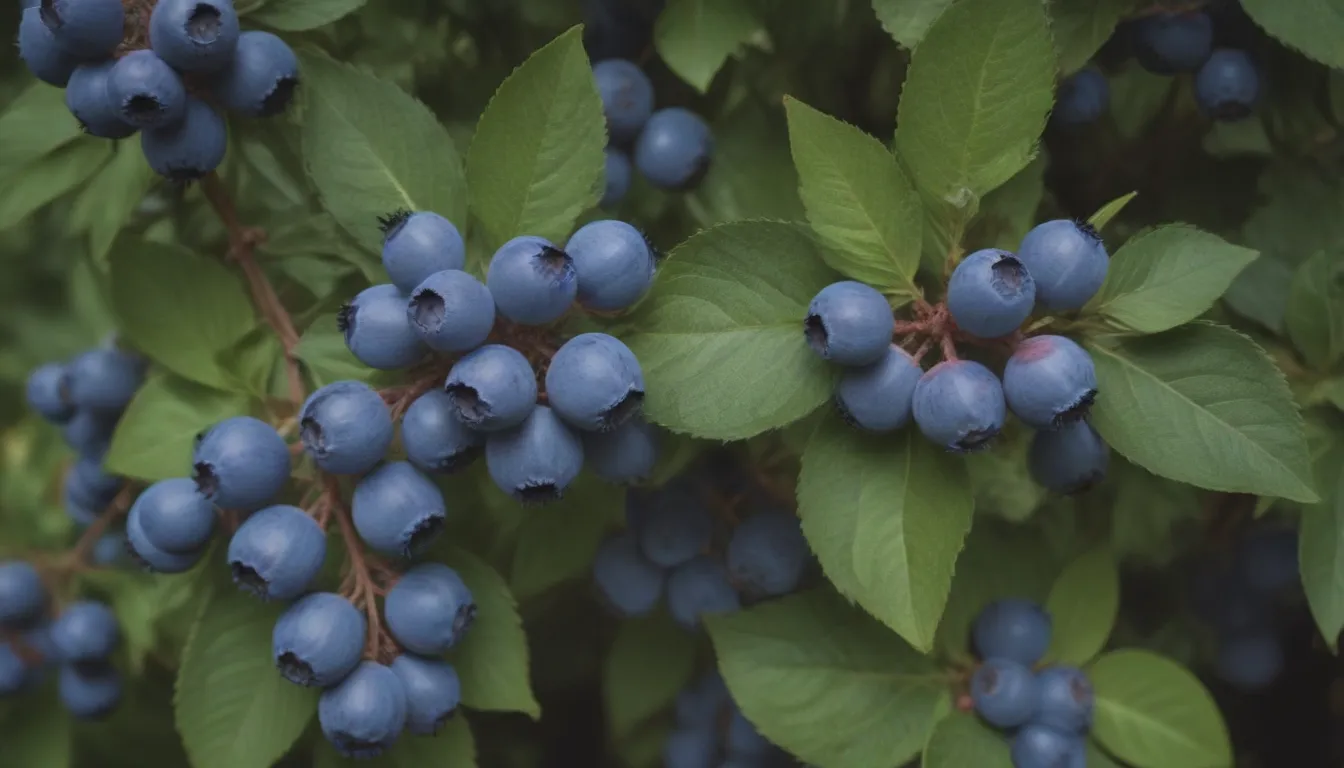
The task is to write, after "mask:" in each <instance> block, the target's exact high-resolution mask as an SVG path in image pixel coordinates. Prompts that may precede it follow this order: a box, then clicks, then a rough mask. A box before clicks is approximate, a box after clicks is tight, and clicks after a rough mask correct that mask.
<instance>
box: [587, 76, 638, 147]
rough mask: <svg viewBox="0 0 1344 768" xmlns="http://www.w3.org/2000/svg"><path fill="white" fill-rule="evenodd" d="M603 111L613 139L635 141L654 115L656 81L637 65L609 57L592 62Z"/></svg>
mask: <svg viewBox="0 0 1344 768" xmlns="http://www.w3.org/2000/svg"><path fill="white" fill-rule="evenodd" d="M593 79H594V80H595V81H596V82H597V92H598V94H599V95H600V96H601V97H602V112H603V114H605V115H606V117H607V131H608V132H609V133H610V134H611V138H612V140H613V141H617V142H627V141H631V140H633V139H634V138H635V137H636V136H638V135H639V132H640V131H641V130H643V128H644V124H645V123H647V122H648V120H649V116H650V115H652V114H653V83H652V82H650V81H649V77H648V75H646V74H644V70H642V69H640V68H639V65H638V64H635V63H634V62H632V61H626V60H625V59H607V60H606V61H599V62H598V63H596V64H594V65H593Z"/></svg>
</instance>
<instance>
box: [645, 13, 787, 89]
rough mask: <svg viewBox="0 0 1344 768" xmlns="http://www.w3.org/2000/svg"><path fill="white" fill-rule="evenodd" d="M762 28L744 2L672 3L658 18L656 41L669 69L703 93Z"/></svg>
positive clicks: (655, 30)
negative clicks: (744, 44)
mask: <svg viewBox="0 0 1344 768" xmlns="http://www.w3.org/2000/svg"><path fill="white" fill-rule="evenodd" d="M760 28H761V23H760V22H759V21H758V20H757V19H756V14H755V13H754V12H753V11H752V8H751V5H750V4H749V3H747V2H745V0H671V2H669V3H668V4H667V7H666V8H664V9H663V11H662V12H661V13H660V14H659V15H658V24H657V25H656V26H655V28H654V33H653V42H654V45H655V46H657V48H658V55H659V56H661V57H662V59H663V61H664V62H666V63H667V66H668V68H669V69H671V70H672V71H673V72H676V73H677V75H679V76H680V77H681V79H682V80H685V81H686V82H688V83H690V84H691V85H692V86H694V87H695V89H696V90H698V91H700V92H701V93H704V92H705V91H707V90H709V84H710V82H712V81H713V80H714V75H715V74H717V73H718V71H719V69H720V68H721V67H722V66H723V63H724V62H725V61H727V60H728V57H729V56H732V55H733V54H734V53H735V52H736V51H737V49H738V48H739V47H741V46H742V44H743V43H745V42H746V41H747V40H748V39H749V38H750V37H751V36H752V35H753V34H755V33H756V31H757V30H759V29H760Z"/></svg>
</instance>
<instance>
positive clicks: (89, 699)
mask: <svg viewBox="0 0 1344 768" xmlns="http://www.w3.org/2000/svg"><path fill="white" fill-rule="evenodd" d="M57 687H58V690H59V692H60V696H61V704H63V705H64V706H65V708H66V709H67V710H69V712H70V714H72V715H74V716H75V717H77V718H79V719H81V720H97V719H99V718H101V717H103V716H104V715H107V714H108V713H109V712H111V711H112V710H113V709H115V708H116V706H117V703H118V702H120V701H121V690H122V684H121V675H120V674H119V673H118V672H117V669H116V667H113V666H112V665H111V664H97V665H87V664H64V665H62V666H61V673H60V678H59V681H58V684H57Z"/></svg>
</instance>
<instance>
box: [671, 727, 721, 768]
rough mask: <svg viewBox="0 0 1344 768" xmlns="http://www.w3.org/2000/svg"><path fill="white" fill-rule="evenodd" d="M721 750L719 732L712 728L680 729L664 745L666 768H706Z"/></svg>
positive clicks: (712, 763)
mask: <svg viewBox="0 0 1344 768" xmlns="http://www.w3.org/2000/svg"><path fill="white" fill-rule="evenodd" d="M718 750H719V734H718V731H717V730H716V729H714V728H712V727H710V726H703V727H700V728H678V729H677V730H675V731H673V732H672V733H671V734H670V735H668V737H667V741H666V742H664V743H663V766H664V768H706V766H711V765H714V757H715V755H717V754H718Z"/></svg>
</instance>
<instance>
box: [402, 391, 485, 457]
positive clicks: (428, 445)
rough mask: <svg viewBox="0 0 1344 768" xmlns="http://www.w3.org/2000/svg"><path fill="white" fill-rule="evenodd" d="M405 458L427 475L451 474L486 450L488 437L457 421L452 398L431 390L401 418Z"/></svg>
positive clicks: (458, 419)
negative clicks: (432, 473)
mask: <svg viewBox="0 0 1344 768" xmlns="http://www.w3.org/2000/svg"><path fill="white" fill-rule="evenodd" d="M401 444H402V446H403V447H405V448H406V458H407V459H410V462H411V463H412V464H414V465H415V466H417V467H419V468H420V469H422V470H424V471H425V472H435V473H439V474H448V473H450V472H456V471H457V470H459V469H462V468H463V467H465V466H467V465H468V464H470V463H471V462H472V461H474V460H475V459H476V457H477V456H479V455H480V453H481V451H482V450H483V449H484V447H485V437H484V436H483V435H482V434H481V433H479V432H476V431H474V430H471V429H468V428H467V425H466V424H464V423H462V420H461V419H460V418H458V415H457V411H456V410H454V409H453V402H452V398H450V397H448V393H446V392H443V391H441V390H437V389H436V390H430V391H429V392H426V393H425V394H423V395H421V396H420V397H418V398H416V399H415V402H413V403H411V407H410V408H407V409H406V413H405V415H403V416H402V418H401Z"/></svg>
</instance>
